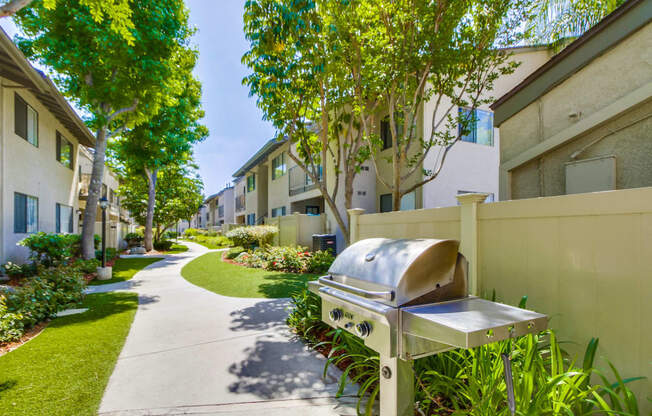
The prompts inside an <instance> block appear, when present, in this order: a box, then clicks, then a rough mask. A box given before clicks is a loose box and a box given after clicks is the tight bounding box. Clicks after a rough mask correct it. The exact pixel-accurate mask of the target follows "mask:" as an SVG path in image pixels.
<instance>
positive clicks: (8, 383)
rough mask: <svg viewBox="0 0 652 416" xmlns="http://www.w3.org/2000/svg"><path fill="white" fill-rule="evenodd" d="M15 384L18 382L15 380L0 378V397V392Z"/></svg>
mask: <svg viewBox="0 0 652 416" xmlns="http://www.w3.org/2000/svg"><path fill="white" fill-rule="evenodd" d="M16 384H18V382H17V381H16V380H7V381H2V380H0V399H2V393H4V392H5V391H7V390H11V389H12V388H14V387H16Z"/></svg>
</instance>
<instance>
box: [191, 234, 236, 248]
mask: <svg viewBox="0 0 652 416" xmlns="http://www.w3.org/2000/svg"><path fill="white" fill-rule="evenodd" d="M190 239H191V240H192V241H194V242H196V243H200V244H204V245H206V246H207V247H209V248H211V249H217V248H223V247H231V246H233V241H231V240H230V239H228V238H226V237H224V236H222V235H217V236H214V237H209V236H207V235H198V236H195V237H191V238H190Z"/></svg>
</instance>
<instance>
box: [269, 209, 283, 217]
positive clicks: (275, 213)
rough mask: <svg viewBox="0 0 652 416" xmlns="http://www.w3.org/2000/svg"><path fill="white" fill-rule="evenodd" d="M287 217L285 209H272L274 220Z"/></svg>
mask: <svg viewBox="0 0 652 416" xmlns="http://www.w3.org/2000/svg"><path fill="white" fill-rule="evenodd" d="M284 215H285V207H278V208H272V218H274V217H282V216H284Z"/></svg>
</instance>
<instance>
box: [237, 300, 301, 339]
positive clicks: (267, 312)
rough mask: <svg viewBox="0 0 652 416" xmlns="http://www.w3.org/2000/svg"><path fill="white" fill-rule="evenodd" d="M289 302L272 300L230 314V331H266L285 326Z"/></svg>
mask: <svg viewBox="0 0 652 416" xmlns="http://www.w3.org/2000/svg"><path fill="white" fill-rule="evenodd" d="M289 305H290V304H289V302H288V301H287V300H285V299H272V300H266V301H261V302H258V303H256V304H255V305H253V306H249V307H247V308H244V309H239V310H236V311H233V312H231V314H230V315H231V318H232V319H231V327H230V328H229V329H230V330H232V331H266V330H270V329H274V328H278V327H282V326H283V327H284V326H285V318H287V316H288V308H289Z"/></svg>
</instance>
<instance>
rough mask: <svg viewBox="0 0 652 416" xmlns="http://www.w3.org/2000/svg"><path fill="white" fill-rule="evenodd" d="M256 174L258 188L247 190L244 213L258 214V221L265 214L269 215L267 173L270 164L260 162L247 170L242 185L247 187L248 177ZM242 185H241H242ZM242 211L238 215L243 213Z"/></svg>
mask: <svg viewBox="0 0 652 416" xmlns="http://www.w3.org/2000/svg"><path fill="white" fill-rule="evenodd" d="M252 174H255V175H256V189H255V190H253V191H251V192H248V191H247V192H246V193H245V195H246V209H245V210H244V215H245V216H246V215H249V214H256V222H258V220H259V219H260V218H261V217H262V216H264V215H268V212H267V197H268V194H267V175H268V165H267V164H263V163H261V164H259V165H256V166H254V167H253V168H251V169H250V170H248V171H247V173H246V174H245V175H244V177H243V181H242V185H244V187H245V189H246V186H247V177H248V176H250V175H252ZM242 185H241V187H242ZM242 214H243V213H242V212H240V213H238V214H237V215H242Z"/></svg>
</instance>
